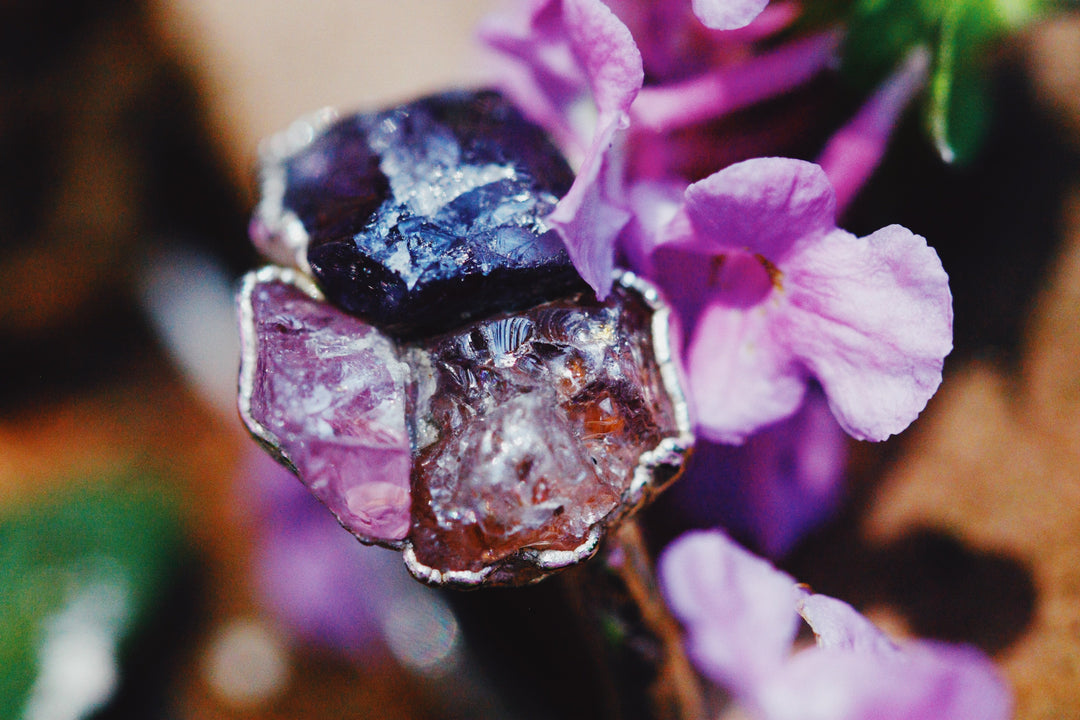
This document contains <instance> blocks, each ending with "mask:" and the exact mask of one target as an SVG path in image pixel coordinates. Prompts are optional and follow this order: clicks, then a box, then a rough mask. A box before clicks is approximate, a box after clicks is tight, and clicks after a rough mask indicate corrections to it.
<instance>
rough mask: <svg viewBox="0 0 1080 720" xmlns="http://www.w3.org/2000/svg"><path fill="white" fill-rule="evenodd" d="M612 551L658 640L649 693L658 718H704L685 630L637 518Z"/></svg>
mask: <svg viewBox="0 0 1080 720" xmlns="http://www.w3.org/2000/svg"><path fill="white" fill-rule="evenodd" d="M613 541H614V542H613V545H612V547H611V548H610V549H609V550H608V557H607V560H608V565H609V567H610V568H611V569H612V570H613V571H614V572H615V574H616V575H617V576H618V578H619V579H620V580H621V581H622V583H623V585H624V586H625V588H626V591H627V593H628V594H629V596H630V598H631V600H632V601H633V603H634V604H635V605H636V606H637V609H638V611H639V612H640V613H641V620H642V622H643V624H644V625H645V627H646V628H647V629H648V630H649V631H650V632H651V633H652V634H653V635H654V636H655V637H656V639H657V641H658V642H659V643H660V653H661V654H660V662H659V667H658V668H657V676H656V680H655V682H654V684H653V687H652V688H651V691H650V694H651V696H652V700H653V706H654V711H655V717H657V718H678V719H679V720H691V719H693V718H702V717H705V716H706V715H705V699H704V696H703V695H702V691H701V683H700V682H699V680H698V676H697V673H696V672H695V671H694V668H693V667H692V666H691V664H690V660H689V658H687V656H686V651H685V649H684V648H683V642H682V640H683V639H682V630H681V628H680V627H679V623H678V622H677V621H676V620H675V618H674V617H672V615H671V613H670V612H668V609H667V604H666V603H665V602H664V599H663V597H662V596H661V595H660V588H659V586H658V585H657V582H656V573H655V572H654V570H653V566H652V560H651V558H650V557H649V552H648V549H647V548H646V547H645V540H644V537H643V536H642V533H641V528H640V527H639V526H638V524H637V522H636V521H635V520H627V521H625V522H623V524H622V526H621V527H620V528H619V530H618V532H616V533H615V535H614V537H613Z"/></svg>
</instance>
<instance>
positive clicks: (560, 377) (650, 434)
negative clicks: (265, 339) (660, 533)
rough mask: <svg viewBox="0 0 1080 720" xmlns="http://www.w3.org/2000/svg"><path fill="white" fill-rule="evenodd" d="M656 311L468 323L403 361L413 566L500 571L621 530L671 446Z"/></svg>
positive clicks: (579, 306)
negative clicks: (643, 482) (641, 480)
mask: <svg viewBox="0 0 1080 720" xmlns="http://www.w3.org/2000/svg"><path fill="white" fill-rule="evenodd" d="M651 315H652V311H651V308H649V307H648V306H646V305H645V303H644V302H643V301H642V300H641V299H640V297H639V296H637V295H635V294H633V293H631V292H629V291H626V290H624V289H621V288H620V289H617V291H616V292H615V293H614V294H613V295H612V296H611V297H610V298H609V300H608V301H607V302H605V303H604V304H598V303H596V302H595V300H590V299H585V298H583V297H580V296H579V297H578V298H576V299H573V300H562V301H555V302H551V303H547V304H543V305H540V306H538V307H535V308H533V309H530V310H527V311H524V312H521V313H519V314H515V315H508V316H502V317H498V318H494V319H490V320H486V321H482V322H479V323H476V324H474V325H472V326H470V327H468V328H464V329H462V330H461V331H459V332H454V333H450V334H447V335H443V336H440V337H438V338H435V339H432V340H428V341H422V342H421V343H419V344H417V345H416V346H414V347H413V348H412V349H411V351H410V352H409V354H408V361H409V364H410V366H411V367H412V369H413V373H414V382H413V385H412V388H411V390H410V403H411V406H412V407H411V410H410V422H411V423H412V426H411V428H412V437H413V445H414V448H413V526H412V529H411V531H410V542H411V543H412V545H413V550H414V552H415V555H416V558H417V560H418V561H419V562H420V563H421V564H423V565H426V566H427V567H430V568H435V569H438V570H440V571H441V572H443V571H446V570H454V571H464V572H479V571H481V570H482V569H484V568H485V567H487V566H493V567H496V568H498V572H505V573H506V574H507V575H509V576H515V580H516V581H520V580H521V578H522V577H525V575H523V574H522V568H521V566H522V565H524V563H521V562H520V561H521V560H522V557H523V556H522V551H523V550H524V551H525V552H535V551H545V550H554V551H572V550H574V549H576V548H578V547H579V546H581V545H582V544H583V543H585V541H586V539H587V538H588V535H589V532H590V530H591V529H592V528H593V526H594V525H597V524H598V523H604V522H606V521H607V520H609V519H614V518H615V517H617V516H619V515H620V514H621V513H622V512H623V511H624V510H625V509H626V508H624V506H623V501H624V500H625V499H626V495H627V494H628V492H629V490H630V487H631V484H632V481H633V477H634V471H635V468H636V467H637V465H638V463H639V462H640V460H641V458H642V455H643V453H646V452H647V451H650V450H652V449H653V448H655V447H656V446H657V445H658V444H659V443H660V441H661V440H662V439H663V438H665V437H672V436H675V435H677V434H678V429H677V423H676V420H675V413H674V409H673V406H672V403H671V400H670V399H669V397H668V395H667V393H666V391H665V389H664V386H663V382H662V379H661V376H660V370H659V368H658V365H657V362H656V359H655V358H654V356H653V353H652V344H651V343H652V335H651V331H650V324H649V323H650V318H651Z"/></svg>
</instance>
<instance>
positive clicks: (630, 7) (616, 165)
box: [480, 0, 836, 299]
mask: <svg viewBox="0 0 1080 720" xmlns="http://www.w3.org/2000/svg"><path fill="white" fill-rule="evenodd" d="M765 4H766V3H765V2H763V1H762V0H728V1H718V0H695V2H694V3H693V11H694V13H695V14H696V18H695V17H694V16H691V15H690V14H689V13H688V12H687V7H686V6H674V7H672V8H670V9H667V10H655V11H650V10H643V7H645V6H642V5H641V4H635V3H620V4H619V7H620V8H621V9H622V10H623V11H624V13H627V14H630V15H633V16H634V17H635V19H636V20H638V21H639V23H638V24H639V25H641V24H645V23H642V22H640V21H641V20H642V19H643V16H642V13H644V15H645V17H646V18H647V20H648V21H650V22H651V21H654V20H655V21H656V23H655V25H654V26H653V27H652V28H651V30H652V32H651V33H650V34H649V37H650V38H653V39H654V42H650V43H649V45H648V46H647V48H648V49H649V50H650V56H651V57H650V59H651V61H652V62H653V63H654V64H655V65H656V66H658V67H662V68H666V69H667V70H669V71H671V72H676V70H675V69H677V68H680V66H684V67H685V66H686V62H687V61H690V63H691V64H693V63H696V62H700V61H701V58H702V57H703V56H704V57H708V56H711V55H714V54H717V55H720V56H729V55H730V49H731V47H732V46H733V45H734V46H737V45H738V43H729V42H727V41H725V40H723V39H720V38H719V36H716V37H712V36H711V35H710V36H709V37H707V38H706V39H705V40H704V41H703V42H697V40H698V39H700V38H701V37H702V35H708V34H709V33H710V32H712V31H710V30H709V29H710V28H712V29H727V28H735V27H742V26H743V25H746V24H747V23H749V22H750V21H751V20H753V19H754V18H755V17H757V15H758V14H759V13H760V12H761V10H762V9H763V8H764V6H765ZM665 5H667V4H665ZM635 11H636V12H635ZM784 15H785V16H786V15H787V14H786V13H784ZM781 20H782V21H785V22H786V20H783V18H781ZM702 23H704V24H702ZM775 26H776V23H775V22H772V23H770V24H767V27H769V28H772V27H775ZM690 28H693V29H692V30H691V29H690ZM694 31H696V33H695V32H694ZM713 34H714V35H715V33H713ZM480 35H481V38H482V39H483V40H484V41H485V42H486V43H487V45H488V46H489V47H490V48H491V49H493V50H495V51H496V52H497V53H498V55H499V57H500V58H501V60H502V61H503V62H501V63H499V66H500V71H501V73H502V76H503V77H502V79H501V80H502V86H503V90H504V91H505V92H506V93H508V94H509V95H510V96H511V97H512V98H513V99H514V100H515V102H516V103H517V104H518V106H519V107H521V108H522V110H523V111H524V112H525V113H526V114H527V115H528V116H529V117H530V118H531V119H532V120H534V121H536V122H538V123H540V124H541V125H543V126H544V127H546V128H547V129H548V131H549V132H551V133H552V134H553V135H554V136H555V138H556V139H557V140H558V141H559V142H560V144H561V145H562V146H563V147H564V149H565V150H566V151H567V153H568V155H569V156H570V159H571V162H572V164H574V165H575V167H576V169H577V177H576V179H575V181H574V184H573V186H572V187H571V188H570V190H569V192H568V193H567V194H566V195H565V196H564V197H563V198H562V199H561V200H560V202H559V204H558V205H557V206H556V208H555V210H554V211H553V212H552V213H551V214H550V215H549V216H548V217H547V221H548V223H549V224H550V225H551V226H552V227H554V228H555V229H556V230H557V231H558V232H559V234H560V235H561V237H562V238H563V240H564V241H565V243H566V245H567V248H568V250H569V252H570V256H571V258H572V260H573V262H574V265H575V267H576V268H577V269H578V272H579V273H581V276H582V277H583V278H584V279H585V281H586V282H587V283H589V285H590V286H592V288H593V289H594V290H595V291H596V293H597V296H598V297H600V298H601V299H603V298H604V297H606V295H607V294H608V292H609V291H610V289H611V277H612V269H613V267H614V255H615V244H616V239H617V237H618V235H619V233H620V232H621V231H622V230H623V228H624V227H625V226H626V224H627V222H628V221H629V220H630V217H631V215H630V211H629V209H628V203H627V199H626V196H625V192H624V184H625V181H626V178H625V162H624V159H625V158H626V154H627V153H632V152H635V148H634V147H633V146H630V147H627V146H626V143H627V141H628V137H627V131H628V129H629V128H630V125H631V117H632V116H634V117H637V116H640V120H639V121H638V124H639V125H641V128H640V130H642V131H644V132H645V133H646V135H649V134H655V133H663V132H665V131H666V130H668V129H671V128H674V127H680V126H685V125H687V124H692V123H697V122H701V121H704V120H708V119H711V118H713V117H716V116H718V115H720V114H723V113H725V112H730V111H731V110H734V109H737V108H739V107H742V106H745V105H747V104H750V103H753V102H756V101H759V100H762V99H764V98H767V97H771V96H773V95H776V94H778V93H782V92H785V91H787V90H789V89H790V88H791V87H794V86H795V85H798V84H800V83H803V82H805V81H806V80H807V79H808V78H809V77H811V76H813V75H814V74H816V73H817V72H818V71H819V70H820V69H821V68H822V67H824V65H825V64H826V62H828V60H829V59H831V57H832V54H833V49H834V47H835V44H836V38H835V36H833V35H832V34H828V35H827V36H820V37H813V38H809V39H807V40H804V41H799V42H797V43H794V44H793V45H792V46H791V47H790V48H785V49H783V50H782V51H780V52H779V53H778V54H774V55H770V56H768V57H767V58H764V59H763V60H762V61H760V62H752V63H746V64H744V65H739V66H738V67H735V68H733V69H731V70H730V71H729V69H727V68H726V66H724V65H723V64H716V65H715V66H708V67H706V68H704V69H703V71H702V73H703V74H702V75H701V76H700V77H695V78H691V79H689V80H686V81H682V80H681V78H680V81H679V82H677V83H675V84H673V85H672V86H671V87H664V86H661V87H659V88H655V89H652V90H649V91H648V92H649V93H651V94H650V95H649V96H648V97H642V99H643V100H645V102H644V103H643V104H641V107H638V104H637V103H636V100H637V99H638V97H639V91H641V90H642V85H643V82H644V65H643V62H644V61H643V58H642V53H641V52H640V50H639V48H638V46H637V44H636V42H635V38H634V36H633V35H632V34H631V31H630V30H629V29H628V28H627V26H626V25H625V24H624V23H623V22H622V21H621V20H620V19H619V18H618V17H617V16H616V14H615V13H613V12H612V11H611V10H610V9H609V8H608V7H607V6H606V5H605V4H604V3H602V2H600V1H599V0H535V1H534V2H530V3H527V4H523V5H520V6H517V7H515V8H513V9H511V10H510V11H508V12H506V13H503V14H496V15H493V16H491V17H489V18H488V20H487V22H486V23H485V24H484V25H483V26H482V27H481V29H480ZM680 36H684V37H687V38H693V39H694V40H695V42H693V43H692V45H691V46H690V47H678V46H672V45H671V43H670V40H669V38H671V37H680ZM750 37H751V38H752V37H753V35H751V36H750ZM657 38H663V39H662V40H657ZM745 41H746V40H745V38H744V39H742V41H741V42H743V43H745ZM700 46H705V47H710V46H715V47H719V48H725V49H727V50H728V51H729V52H728V53H726V54H725V53H712V52H707V53H705V54H704V55H702V53H699V52H698V48H699V47H700ZM711 49H715V48H714V47H710V50H711ZM740 54H744V53H740ZM637 144H638V145H640V146H641V147H642V148H643V149H644V152H645V153H646V154H649V155H656V154H661V155H663V154H666V153H667V144H666V143H657V142H654V141H652V140H651V139H650V138H648V137H646V138H645V139H643V140H642V141H641V142H640V143H637ZM635 163H636V164H637V165H639V166H641V167H647V166H650V163H649V162H644V161H641V160H640V159H638V160H635ZM652 164H653V165H655V164H656V163H652Z"/></svg>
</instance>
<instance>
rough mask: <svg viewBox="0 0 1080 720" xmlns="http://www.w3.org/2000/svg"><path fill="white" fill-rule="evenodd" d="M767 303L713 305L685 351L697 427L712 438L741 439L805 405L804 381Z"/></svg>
mask: <svg viewBox="0 0 1080 720" xmlns="http://www.w3.org/2000/svg"><path fill="white" fill-rule="evenodd" d="M771 315H772V313H771V312H770V308H767V307H762V306H758V307H751V308H748V309H738V308H731V307H728V306H725V305H720V304H711V305H709V306H708V307H706V308H705V309H704V311H703V312H702V314H701V317H700V318H699V319H698V323H697V327H696V328H695V330H694V335H693V337H692V338H691V340H690V346H689V348H688V349H687V353H686V356H687V375H688V380H689V384H690V393H689V395H690V398H691V402H692V404H693V406H694V410H695V413H696V420H697V423H698V431H699V432H700V433H701V434H703V435H704V436H705V437H707V438H708V439H710V440H715V441H717V442H724V443H741V442H742V441H743V440H745V439H746V437H747V436H748V435H750V434H751V433H753V432H754V431H755V430H757V429H759V428H761V427H763V426H765V425H769V424H772V423H774V422H777V421H778V420H782V419H784V418H786V417H788V416H789V415H791V414H792V413H794V412H795V411H796V410H797V409H798V408H799V405H800V404H801V403H802V399H803V394H804V392H805V391H806V380H805V377H804V376H803V374H802V372H801V370H800V369H799V368H798V367H797V366H796V365H795V364H794V363H793V362H792V358H791V355H790V354H789V352H788V350H787V349H786V348H785V347H783V346H782V345H779V344H777V343H776V342H775V341H774V340H773V337H772V334H771V331H770V328H769V325H770V323H771V322H774V320H773V319H772V318H771Z"/></svg>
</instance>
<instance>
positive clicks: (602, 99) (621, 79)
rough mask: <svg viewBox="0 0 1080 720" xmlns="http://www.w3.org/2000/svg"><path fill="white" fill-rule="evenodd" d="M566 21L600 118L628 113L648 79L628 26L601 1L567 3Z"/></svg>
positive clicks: (571, 42) (580, 0) (567, 1)
mask: <svg viewBox="0 0 1080 720" xmlns="http://www.w3.org/2000/svg"><path fill="white" fill-rule="evenodd" d="M563 22H564V23H565V24H566V30H567V34H568V36H569V39H570V45H571V47H572V48H573V49H574V54H575V55H576V56H577V57H578V59H579V60H580V62H581V64H582V66H583V67H584V69H585V74H586V76H587V77H588V78H589V85H590V87H591V88H592V95H593V100H594V101H595V102H596V107H597V109H598V110H599V114H600V116H601V117H603V116H604V115H605V114H607V113H625V112H626V111H627V110H629V109H630V103H632V102H633V101H634V98H635V97H636V96H637V93H638V90H640V89H641V84H642V82H643V80H644V76H645V75H644V71H643V70H642V67H641V53H640V52H638V48H637V45H636V44H635V43H634V38H633V37H632V36H631V35H630V31H629V30H628V29H627V27H626V25H623V23H622V21H620V20H619V19H618V18H617V17H615V13H613V12H611V10H610V9H608V7H607V5H605V4H604V3H602V2H600V0H563ZM617 122H619V124H625V121H617ZM598 124H599V125H600V126H603V125H604V124H605V123H604V122H603V121H601V122H600V123H598ZM599 129H600V128H598V131H599ZM598 134H599V133H598Z"/></svg>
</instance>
